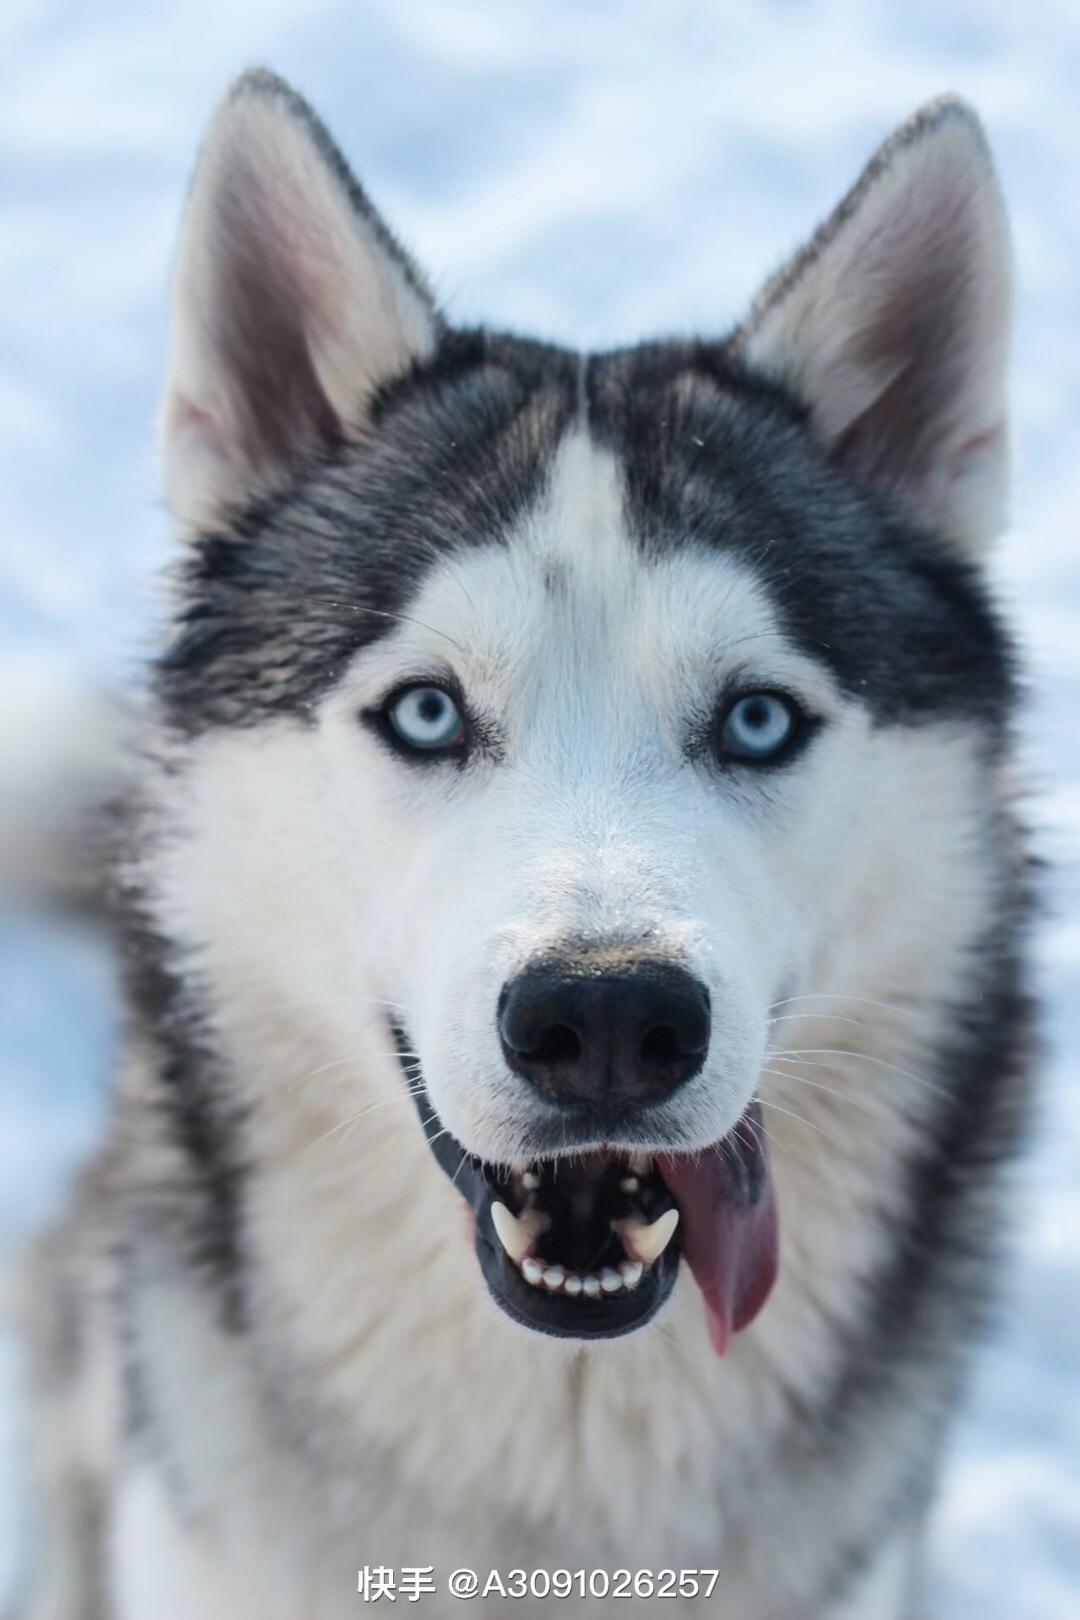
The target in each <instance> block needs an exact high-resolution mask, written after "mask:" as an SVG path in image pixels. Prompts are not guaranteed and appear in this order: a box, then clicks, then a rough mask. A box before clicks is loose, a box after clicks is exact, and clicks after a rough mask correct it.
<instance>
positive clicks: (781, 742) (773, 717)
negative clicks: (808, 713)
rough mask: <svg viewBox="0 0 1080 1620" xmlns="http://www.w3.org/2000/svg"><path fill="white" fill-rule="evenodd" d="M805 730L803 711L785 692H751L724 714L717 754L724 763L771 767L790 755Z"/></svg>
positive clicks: (718, 735)
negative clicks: (800, 732) (726, 761)
mask: <svg viewBox="0 0 1080 1620" xmlns="http://www.w3.org/2000/svg"><path fill="white" fill-rule="evenodd" d="M801 726H802V713H801V711H800V710H799V708H798V707H797V705H796V704H795V703H794V702H793V701H792V699H791V698H789V697H785V696H784V694H783V693H782V692H747V693H745V694H744V695H743V696H742V697H739V698H736V699H735V701H734V702H733V703H731V704H729V706H728V708H727V709H726V710H725V711H724V712H723V713H722V715H721V717H720V722H719V726H718V728H717V751H718V753H719V754H720V757H721V758H722V759H734V760H744V761H746V762H747V763H750V764H768V763H769V762H771V761H775V760H779V759H780V758H782V757H783V756H784V755H785V754H787V752H788V751H789V749H790V748H791V746H792V744H793V743H794V742H795V740H796V738H797V736H798V734H799V731H800V729H801Z"/></svg>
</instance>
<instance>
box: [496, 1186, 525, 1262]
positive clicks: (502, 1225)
mask: <svg viewBox="0 0 1080 1620" xmlns="http://www.w3.org/2000/svg"><path fill="white" fill-rule="evenodd" d="M491 1220H492V1224H493V1226H494V1227H495V1231H496V1234H497V1235H498V1239H499V1242H500V1243H501V1244H502V1246H503V1248H504V1249H505V1250H506V1252H507V1254H508V1255H509V1256H510V1258H511V1260H513V1262H514V1264H515V1265H518V1266H520V1265H521V1262H522V1261H523V1260H524V1258H525V1256H526V1254H528V1252H529V1246H530V1244H531V1243H532V1241H533V1236H534V1234H533V1232H531V1231H530V1229H529V1227H528V1226H527V1225H526V1223H525V1222H524V1221H519V1220H518V1218H517V1216H516V1215H515V1214H514V1213H513V1212H512V1211H511V1210H509V1209H507V1207H506V1205H505V1204H500V1203H499V1201H498V1199H494V1200H493V1202H492V1205H491Z"/></svg>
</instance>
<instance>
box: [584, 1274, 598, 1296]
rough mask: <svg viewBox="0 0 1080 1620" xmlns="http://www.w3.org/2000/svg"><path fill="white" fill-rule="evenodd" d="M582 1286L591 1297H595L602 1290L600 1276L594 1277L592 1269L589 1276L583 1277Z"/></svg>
mask: <svg viewBox="0 0 1080 1620" xmlns="http://www.w3.org/2000/svg"><path fill="white" fill-rule="evenodd" d="M581 1287H582V1291H583V1292H584V1293H586V1294H588V1296H589V1298H590V1299H595V1298H596V1296H597V1294H598V1293H599V1292H600V1279H599V1277H594V1276H593V1274H592V1272H591V1271H590V1273H589V1275H588V1276H587V1277H583V1278H582V1279H581Z"/></svg>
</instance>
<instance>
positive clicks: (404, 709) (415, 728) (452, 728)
mask: <svg viewBox="0 0 1080 1620" xmlns="http://www.w3.org/2000/svg"><path fill="white" fill-rule="evenodd" d="M383 713H384V714H385V716H386V719H387V721H388V722H389V725H390V728H391V730H392V731H393V732H394V734H395V736H396V737H397V738H398V739H399V740H400V741H401V742H403V743H404V744H405V746H406V747H407V748H411V749H415V750H416V751H417V752H418V753H424V754H434V753H440V752H441V753H447V752H449V751H451V750H453V749H459V748H460V747H461V745H462V743H463V742H464V741H465V719H464V716H463V715H462V712H461V710H460V709H459V708H458V705H457V704H456V703H455V702H454V699H453V698H452V697H451V696H450V693H449V692H445V691H444V690H443V688H442V687H441V686H406V687H404V688H403V689H402V690H401V691H398V692H396V693H395V694H394V696H393V697H391V698H390V700H389V702H388V703H387V704H386V707H385V708H384V710H383Z"/></svg>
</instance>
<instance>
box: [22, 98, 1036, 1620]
mask: <svg viewBox="0 0 1080 1620" xmlns="http://www.w3.org/2000/svg"><path fill="white" fill-rule="evenodd" d="M1009 318H1010V254H1009V247H1008V237H1007V228H1006V222H1005V217H1004V213H1003V207H1002V201H1001V196H1000V193H999V189H998V185H997V181H996V179H995V175H994V170H993V166H992V161H991V158H990V156H989V154H988V151H987V147H986V143H985V140H984V137H983V134H982V131H981V128H980V125H979V123H978V121H977V119H976V117H975V115H974V114H973V113H972V112H971V110H970V109H969V108H967V107H966V106H965V105H964V104H963V103H961V102H958V101H955V100H951V99H946V100H942V101H938V102H935V103H934V104H932V105H930V106H928V107H926V108H924V109H923V110H922V111H921V112H919V113H917V114H916V115H915V116H914V118H912V120H911V121H910V122H909V123H907V124H906V125H905V126H904V127H903V128H902V129H900V130H899V131H898V133H896V134H895V135H894V136H893V137H892V139H891V140H889V141H888V143H887V144H886V145H885V146H884V147H883V148H882V149H881V151H880V152H879V153H878V155H877V156H876V157H875V158H874V159H873V161H872V162H871V163H870V165H869V167H868V168H867V170H866V171H865V173H864V174H863V176H862V177H861V179H860V180H859V181H858V183H857V184H856V185H855V187H854V189H853V190H852V191H851V192H850V193H849V194H848V196H847V197H846V198H845V199H844V200H843V202H842V203H841V204H840V206H839V207H838V209H837V210H836V212H835V213H834V214H833V215H832V217H831V218H830V219H829V220H828V221H827V222H826V224H825V225H823V226H822V228H821V229H820V230H819V231H818V232H817V234H816V235H815V236H814V237H813V239H812V240H811V242H810V243H809V245H808V246H807V247H806V248H805V249H804V250H803V251H802V252H801V253H799V254H798V255H797V256H796V257H795V258H794V259H793V260H792V261H791V263H790V264H788V265H787V266H786V267H785V268H784V269H782V270H781V271H780V272H779V273H778V274H777V275H775V276H774V277H773V278H772V280H770V281H769V282H768V283H767V285H766V286H765V289H764V291H763V292H762V294H761V295H760V297H759V298H758V299H757V301H756V303H755V304H754V305H753V307H752V309H751V312H750V314H749V317H748V318H747V319H746V321H745V322H744V323H743V324H742V325H740V326H739V327H738V328H737V329H736V330H735V331H734V332H732V333H731V334H730V335H729V336H727V337H726V338H723V339H716V340H714V339H695V340H680V341H677V342H658V343H647V344H644V345H642V346H640V347H636V348H631V349H625V350H621V351H619V352H617V353H606V354H596V355H582V354H576V353H571V352H569V351H567V350H564V349H561V348H556V347H553V346H550V345H547V344H544V343H540V342H533V341H529V340H525V339H522V338H518V337H513V336H506V335H500V334H494V333H491V332H488V331H483V330H468V331H465V330H459V329H456V328H454V327H451V326H450V325H448V324H447V323H446V322H445V321H444V320H443V318H442V317H441V315H440V313H439V311H438V308H437V307H436V304H435V303H434V301H433V299H432V296H431V293H430V291H429V289H428V286H427V284H426V282H425V280H424V278H423V276H422V275H421V274H420V272H419V271H418V270H417V268H416V267H415V265H414V264H413V263H412V261H411V260H410V259H409V258H408V257H407V256H406V255H405V253H403V251H402V249H401V248H400V247H399V246H398V244H397V243H396V242H395V240H394V239H393V237H392V236H391V235H390V233H389V232H388V230H387V229H386V227H385V226H384V225H383V223H382V221H381V220H380V218H379V217H378V215H377V214H376V213H375V211H374V210H373V208H372V206H371V204H370V203H369V201H368V199H367V197H366V196H365V195H364V193H363V192H362V191H361V189H360V187H359V186H358V185H357V183H356V182H355V181H354V180H353V178H352V176H351V174H350V173H349V170H348V169H347V167H346V165H345V163H344V161H343V159H342V157H341V156H340V155H339V153H338V151H337V150H336V148H335V147H334V145H333V144H332V142H331V140H330V138H329V136H328V135H327V133H326V131H325V130H324V129H323V127H322V126H321V124H320V123H319V122H318V121H317V119H316V118H315V117H314V115H313V114H312V113H311V112H310V110H309V109H308V108H307V107H306V106H305V104H304V103H303V102H302V101H301V100H300V99H298V97H297V96H296V95H294V94H293V93H292V91H291V90H290V89H289V88H288V87H287V86H285V85H284V84H282V83H281V82H280V81H279V80H277V79H275V78H273V77H271V76H270V75H268V74H265V73H260V72H256V73H252V74H249V75H247V76H246V77H244V78H242V79H241V80H240V81H239V82H238V83H237V84H236V85H235V86H234V87H233V89H232V90H231V92H230V93H229V95H228V96H227V98H226V99H225V101H224V103H223V104H222V106H221V107H220V109H219V111H218V112H217V114H216V116H215V118H214V120H213V123H212V126H211V128H210V131H209V134H208V136H207V139H206V143H205V146H204V148H203V151H202V156H201V158H200V160H199V163H198V167H197V171H196V174H195V179H194V183H193V188H192V192H191V196H190V201H189V205H188V209H187V218H186V223H185V226H184V231H183V239H182V243H181V248H180V253H179V259H178V264H177V269H176V282H175V327H174V338H173V346H172V354H171V366H170V373H169V377H168V384H167V390H166V395H165V402H164V410H163V419H162V439H163V459H164V474H165V484H166V489H167V495H168V500H169V503H170V506H171V509H172V512H173V513H174V515H175V518H176V521H177V525H178V528H179V530H180V531H181V540H182V559H181V561H180V564H179V567H178V571H177V575H176V581H175V588H174V596H173V601H172V611H171V625H170V629H169V633H168V635H167V637H166V640H165V643H164V646H163V649H162V651H161V653H160V656H159V657H158V659H157V661H156V663H155V665H154V667H153V670H152V675H151V680H150V683H149V689H150V698H149V702H148V706H147V713H148V718H147V727H146V737H145V739H144V749H143V753H144V755H145V758H146V760H147V764H146V766H145V768H144V770H143V771H142V773H141V776H140V780H139V782H138V786H137V789H136V791H135V792H134V794H133V795H132V798H133V802H132V804H131V805H130V807H129V809H128V813H127V815H126V817H125V826H126V828H127V833H126V850H125V855H124V858H123V861H122V862H121V864H120V866H119V868H118V871H119V877H118V879H117V883H116V909H117V914H118V920H119V926H120V930H121V941H122V959H123V963H124V966H125V970H126V977H127V984H128V999H129V1008H130V1040H129V1046H128V1055H127V1060H126V1063H125V1065H124V1070H123V1075H122V1077H121V1080H120V1083H119V1085H118V1088H117V1096H116V1103H115V1124H114V1128H113V1130H112V1132H111V1134H110V1137H109V1141H108V1144H107V1146H106V1147H105V1149H104V1150H103V1152H102V1155H101V1157H100V1160H99V1162H98V1163H97V1164H96V1165H95V1166H94V1167H93V1169H92V1170H91V1171H90V1172H89V1173H88V1174H87V1176H86V1178H85V1180H84V1183H83V1185H82V1188H81V1190H80V1192H79V1193H78V1195H77V1197H76V1200H75V1203H74V1207H73V1210H72V1212H71V1213H70V1214H69V1216H68V1218H67V1220H66V1222H65V1223H64V1224H63V1226H62V1227H61V1228H59V1229H57V1230H55V1231H53V1232H52V1233H51V1234H49V1235H48V1236H47V1237H46V1238H45V1239H43V1240H42V1244H41V1247H40V1249H39V1251H38V1253H37V1256H36V1267H35V1269H34V1272H33V1279H34V1287H33V1297H32V1300H31V1304H30V1316H31V1321H30V1323H29V1328H28V1331H29V1333H30V1339H31V1343H30V1351H29V1358H28V1359H29V1366H30V1381H31V1385H32V1388H31V1392H30V1394H31V1401H30V1409H29V1430H30V1437H31V1444H30V1446H29V1447H28V1450H29V1452H30V1455H31V1459H32V1462H33V1469H34V1474H35V1482H36V1486H37V1490H36V1505H37V1512H36V1518H35V1521H34V1525H33V1534H32V1535H28V1537H27V1540H28V1544H29V1545H31V1546H32V1547H33V1548H34V1549H35V1552H36V1558H32V1559H31V1560H30V1561H29V1562H30V1567H29V1568H28V1569H27V1571H26V1581H25V1584H24V1586H23V1588H22V1591H21V1596H20V1599H19V1603H20V1605H21V1606H19V1607H17V1610H16V1613H17V1614H18V1616H19V1620H46V1617H48V1620H89V1617H91V1616H93V1617H95V1620H102V1617H108V1620H173V1617H182V1620H344V1617H345V1616H349V1615H353V1614H355V1613H356V1612H357V1609H358V1607H359V1606H360V1605H361V1604H362V1603H363V1602H364V1592H363V1590H359V1588H361V1587H362V1584H363V1583H362V1581H361V1579H360V1574H361V1572H362V1571H363V1570H364V1569H365V1568H367V1569H368V1570H370V1569H373V1568H374V1569H382V1570H391V1571H395V1570H396V1571H401V1570H410V1569H411V1570H415V1569H419V1568H430V1569H431V1570H432V1571H433V1577H432V1578H433V1580H434V1582H435V1583H436V1588H437V1589H436V1591H435V1592H434V1594H431V1593H428V1594H427V1595H424V1596H422V1597H421V1599H420V1601H421V1603H422V1604H423V1605H424V1607H425V1608H426V1610H427V1612H428V1613H431V1614H435V1615H450V1614H456V1613H458V1612H459V1608H458V1604H457V1602H456V1600H455V1599H454V1598H452V1597H451V1596H450V1595H449V1593H448V1591H447V1584H446V1583H447V1578H448V1576H449V1573H450V1572H451V1571H452V1570H453V1569H454V1568H456V1567H458V1566H468V1567H470V1568H472V1569H474V1570H476V1571H477V1572H478V1574H479V1576H480V1577H481V1578H482V1579H486V1577H487V1573H488V1571H489V1570H498V1571H501V1572H502V1575H503V1577H504V1579H505V1580H507V1581H509V1578H510V1571H512V1570H513V1569H524V1570H526V1571H532V1570H544V1569H546V1570H551V1569H554V1568H561V1569H568V1570H571V1571H574V1570H583V1571H585V1572H591V1571H605V1570H606V1571H608V1572H609V1573H610V1574H611V1576H612V1584H611V1593H612V1596H610V1597H609V1598H608V1599H606V1600H605V1599H604V1598H603V1596H602V1595H596V1596H590V1595H588V1592H585V1593H584V1594H582V1593H578V1594H577V1595H576V1596H575V1597H573V1598H571V1599H568V1600H567V1601H566V1602H563V1603H561V1604H560V1603H557V1602H556V1601H555V1600H554V1599H552V1600H550V1601H549V1602H547V1603H545V1602H544V1601H543V1600H542V1591H543V1586H542V1582H540V1583H534V1584H537V1586H538V1590H539V1591H540V1594H541V1596H540V1597H539V1598H535V1599H529V1598H523V1599H522V1600H520V1601H517V1602H515V1601H512V1600H511V1599H510V1598H509V1597H508V1596H503V1597H500V1596H498V1595H495V1596H494V1597H491V1596H489V1597H488V1599H487V1600H484V1599H482V1598H481V1599H478V1602H477V1610H478V1612H480V1613H485V1614H489V1615H504V1614H505V1613H506V1612H507V1610H508V1609H509V1610H510V1612H514V1613H517V1614H520V1615H523V1616H524V1615H527V1614H530V1613H537V1612H543V1613H558V1614H563V1615H565V1614H567V1613H571V1614H573V1613H577V1614H581V1615H590V1616H598V1615H603V1614H605V1613H610V1614H616V1615H618V1614H622V1613H624V1612H625V1604H624V1603H623V1602H621V1601H615V1600H614V1594H615V1592H616V1590H617V1583H616V1577H615V1574H614V1572H615V1571H616V1570H618V1569H624V1570H626V1569H628V1570H630V1571H631V1572H636V1571H638V1570H652V1571H654V1572H656V1573H657V1579H658V1581H659V1572H660V1571H661V1570H662V1569H669V1570H674V1571H675V1572H679V1571H681V1570H687V1571H691V1570H695V1569H704V1570H716V1571H718V1575H717V1577H716V1579H715V1581H714V1582H712V1591H711V1595H710V1596H709V1597H708V1598H707V1600H706V1599H704V1598H698V1599H695V1598H694V1595H693V1583H692V1581H690V1580H685V1581H683V1583H682V1585H681V1587H679V1586H676V1588H675V1590H681V1591H682V1592H683V1594H684V1598H685V1602H686V1603H687V1604H691V1605H696V1606H697V1607H703V1608H704V1610H705V1612H707V1613H709V1614H710V1615H713V1616H716V1617H719V1620H843V1617H858V1620H900V1617H904V1620H908V1617H910V1616H912V1615H914V1614H915V1613H916V1612H917V1608H918V1604H919V1597H918V1584H919V1583H918V1570H919V1552H920V1543H921V1541H922V1538H923V1533H924V1527H925V1523H926V1518H927V1512H928V1506H929V1504H930V1502H931V1499H932V1496H933V1491H934V1484H935V1479H936V1477H937V1474H938V1471H939V1466H940V1461H941V1454H942V1439H943V1434H944V1431H945V1428H946V1419H947V1417H948V1415H949V1412H950V1409H951V1408H952V1406H953V1404H954V1401H955V1399H956V1396H957V1391H958V1387H959V1385H960V1383H961V1381H962V1378H963V1374H964V1368H965V1364H966V1362H967V1359H968V1355H969V1351H970V1347H971V1344H972V1340H973V1336H974V1334H975V1332H976V1330H977V1328H978V1326H979V1323H980V1321H981V1319H982V1317H983V1314H984V1310H985V1307H986V1303H987V1300H988V1297H989V1295H990V1293H991V1290H992V1287H993V1283H994V1275H995V1269H996V1267H997V1264H998V1258H997V1257H998V1245H999V1231H1000V1227H1001V1224H1002V1213H1003V1187H1004V1172H1005V1169H1006V1167H1007V1165H1008V1162H1009V1161H1010V1159H1011V1158H1012V1156H1013V1155H1014V1153H1015V1152H1016V1150H1017V1146H1018V1143H1019V1141H1020V1138H1021V1135H1022V1132H1023V1127H1024V1121H1025V1117H1026V1115H1027V1113H1028V1110H1029V1090H1030V1083H1029V1074H1030V1070H1031V1064H1030V1060H1029V1048H1030V1045H1031V1039H1030V1024H1031V1020H1030V1016H1029V1010H1028V996H1027V990H1026V984H1025V974H1024V969H1023V961H1022V957H1023V935H1024V932H1025V919H1026V910H1027V903H1026V891H1027V886H1028V885H1027V877H1026V858H1025V854H1024V849H1023V843H1022V840H1021V838H1020V837H1019V836H1018V833H1017V827H1016V823H1015V818H1014V812H1013V809H1012V806H1011V799H1012V792H1013V790H1012V785H1011V767H1010V759H1009V748H1010V732H1011V727H1012V715H1013V710H1014V700H1015V695H1016V681H1015V671H1014V659H1013V654H1012V650H1011V647H1010V643H1009V641H1008V638H1007V636H1006V634H1005V632H1004V631H1003V628H1002V625H1001V623H1000V621H999V618H998V615H997V612H996V611H995V608H994V606H993V604H992V601H991V599H990V596H989V594H988V590H987V586H986V583H985V580H984V578H983V573H982V569H983V564H984V558H985V551H986V548H987V545H988V542H989V541H990V539H991V537H992V536H993V534H994V532H995V531H996V530H997V529H998V528H999V527H1000V525H1001V522H1002V517H1003V501H1004V489H1005V474H1006V459H1007V456H1006V438H1007V434H1006V404H1005V372H1006V362H1007V349H1008V341H1009ZM702 1584H703V1590H704V1585H705V1584H706V1583H704V1582H703V1583H702ZM631 1589H632V1588H631ZM495 1590H496V1594H497V1588H496V1589H495ZM593 1590H594V1591H597V1592H601V1593H602V1590H603V1582H602V1581H598V1582H597V1581H594V1582H593ZM641 1590H642V1589H641V1587H640V1585H639V1592H640V1591H641ZM659 1592H660V1587H659V1585H658V1587H657V1593H658V1594H659ZM656 1601H657V1600H656V1599H655V1598H650V1597H648V1596H647V1595H642V1596H639V1598H638V1600H637V1609H638V1612H647V1613H652V1612H653V1611H654V1609H655V1607H656Z"/></svg>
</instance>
